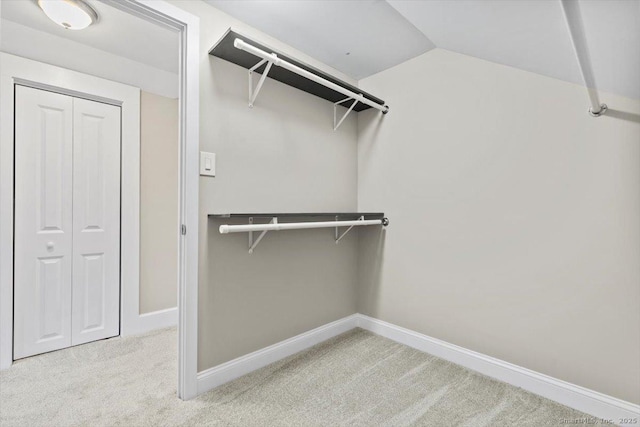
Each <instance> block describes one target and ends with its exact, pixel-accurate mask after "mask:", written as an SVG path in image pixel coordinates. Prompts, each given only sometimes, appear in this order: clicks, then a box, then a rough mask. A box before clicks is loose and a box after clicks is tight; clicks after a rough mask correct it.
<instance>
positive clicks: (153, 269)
mask: <svg viewBox="0 0 640 427" xmlns="http://www.w3.org/2000/svg"><path fill="white" fill-rule="evenodd" d="M177 228H178V100H177V99H171V98H166V97H164V96H160V95H155V94H152V93H148V92H140V313H141V314H142V313H149V312H153V311H157V310H163V309H167V308H172V307H175V306H176V304H177V299H178V289H177V284H178V262H177V259H178V239H177V237H176V230H177Z"/></svg>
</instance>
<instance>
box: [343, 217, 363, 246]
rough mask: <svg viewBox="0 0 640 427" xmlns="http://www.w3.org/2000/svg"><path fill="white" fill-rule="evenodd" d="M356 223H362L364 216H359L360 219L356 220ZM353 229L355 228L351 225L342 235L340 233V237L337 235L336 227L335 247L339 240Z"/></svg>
mask: <svg viewBox="0 0 640 427" xmlns="http://www.w3.org/2000/svg"><path fill="white" fill-rule="evenodd" d="M337 220H338V217H336V221H337ZM358 221H364V216H361V217H360V218H358ZM353 227H355V226H353V225H352V226H350V227H349V228H347V229H346V230H345V231H344V233H342V234H340V235H338V227H336V245H337V244H338V243H340V240H342V238H343V237H344V236H346V235H347V233H348V232H349V231H351V229H352V228H353Z"/></svg>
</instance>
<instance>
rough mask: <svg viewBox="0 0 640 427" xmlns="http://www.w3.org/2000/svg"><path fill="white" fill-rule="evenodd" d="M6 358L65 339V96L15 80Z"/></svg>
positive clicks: (68, 146) (68, 250) (68, 219)
mask: <svg viewBox="0 0 640 427" xmlns="http://www.w3.org/2000/svg"><path fill="white" fill-rule="evenodd" d="M15 105H16V107H15V108H16V115H15V138H16V139H15V141H16V144H15V172H16V174H15V213H16V214H15V236H16V239H15V255H14V256H15V271H14V281H15V290H14V291H15V295H14V298H15V300H14V303H15V307H16V310H15V313H14V317H15V324H14V335H15V337H14V343H15V345H14V358H16V359H18V358H21V357H26V356H29V355H32V354H37V353H43V352H46V351H51V350H57V349H59V348H64V347H68V346H69V345H71V275H72V211H71V207H72V188H73V187H72V161H73V160H72V156H73V146H72V144H73V135H72V133H73V125H72V121H73V99H72V98H71V97H70V96H66V95H60V94H56V93H51V92H45V91H41V90H36V89H31V88H27V87H22V86H16V101H15Z"/></svg>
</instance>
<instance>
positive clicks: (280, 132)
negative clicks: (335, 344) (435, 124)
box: [173, 1, 357, 370]
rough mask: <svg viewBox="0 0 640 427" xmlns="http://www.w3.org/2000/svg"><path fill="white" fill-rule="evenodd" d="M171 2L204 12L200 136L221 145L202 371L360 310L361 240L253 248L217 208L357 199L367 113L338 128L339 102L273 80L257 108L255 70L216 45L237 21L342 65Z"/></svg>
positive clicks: (207, 242)
mask: <svg viewBox="0 0 640 427" xmlns="http://www.w3.org/2000/svg"><path fill="white" fill-rule="evenodd" d="M173 3H174V4H175V5H176V6H178V7H180V8H183V9H185V10H187V11H188V12H190V13H193V14H195V15H197V16H199V17H200V30H201V39H200V49H201V52H202V55H201V68H200V101H201V102H200V117H201V125H200V147H201V149H202V150H204V151H211V152H214V153H216V155H217V171H216V172H217V176H216V177H215V178H210V177H201V179H200V224H199V227H200V231H199V232H200V258H199V262H200V268H199V270H200V274H199V296H198V299H199V311H198V334H199V338H198V369H199V370H203V369H206V368H209V367H212V366H215V365H217V364H219V363H222V362H225V361H228V360H230V359H233V358H235V357H238V356H241V355H244V354H246V353H247V352H250V351H254V350H258V349H260V348H262V347H264V346H266V345H270V344H273V343H276V342H278V341H281V340H283V339H286V338H289V337H291V336H293V335H296V334H299V333H302V332H305V331H308V330H309V329H312V328H314V327H317V326H321V325H323V324H326V323H327V322H330V321H333V320H337V319H339V318H342V317H344V316H347V315H350V314H353V313H355V308H356V303H355V282H356V281H355V277H356V273H357V270H356V268H357V263H356V258H355V257H356V246H355V240H351V241H345V242H344V244H341V245H338V246H336V244H335V243H334V242H333V240H332V236H333V231H332V230H324V232H320V231H318V232H312V231H309V232H304V231H300V232H280V233H270V234H269V235H267V236H266V237H265V239H264V240H263V242H262V243H261V244H260V246H259V247H258V248H257V250H256V252H255V253H254V254H253V255H251V256H249V255H248V253H247V248H246V242H247V235H246V234H242V235H220V234H218V231H217V225H218V224H216V223H215V221H209V220H208V219H207V214H209V213H227V212H309V211H315V212H318V211H353V210H355V207H356V200H357V195H356V187H357V171H356V167H355V166H356V164H357V123H356V119H355V117H354V116H353V117H350V118H348V119H347V120H346V121H345V122H344V123H343V125H342V126H341V127H340V129H339V130H338V131H336V132H334V131H333V127H332V120H333V115H332V114H333V110H332V104H331V103H330V102H328V101H325V100H323V99H320V98H317V97H314V96H312V95H309V94H307V93H304V92H302V91H299V90H297V89H294V88H291V87H289V86H285V85H283V84H280V83H278V82H275V81H273V80H267V81H266V83H265V84H264V86H263V89H262V91H261V93H260V95H259V96H258V99H257V101H256V103H255V107H254V108H253V109H249V108H248V106H247V97H248V89H247V70H246V69H244V68H241V67H238V66H236V65H233V64H231V63H229V62H226V61H223V60H220V59H218V58H214V57H212V56H210V55H208V54H207V52H208V50H209V49H210V48H211V47H212V46H213V45H214V44H215V43H216V42H217V41H218V40H219V39H220V38H221V37H222V35H223V33H224V32H225V31H226V30H227V28H228V27H229V26H233V27H234V29H237V30H239V31H241V32H245V33H252V34H256V35H257V37H258V38H259V40H260V41H261V42H263V43H264V44H267V45H271V46H273V47H274V48H276V49H279V50H283V51H286V52H287V53H290V54H291V55H293V56H295V57H297V58H301V59H303V60H305V61H306V62H309V63H310V64H311V65H313V66H316V67H319V68H322V69H324V70H327V71H329V72H331V73H332V74H337V75H340V74H339V73H337V72H335V71H334V70H330V69H328V68H327V67H326V66H323V65H322V64H319V63H317V62H316V61H313V60H311V59H310V58H308V57H306V56H305V55H303V54H301V53H299V52H296V51H295V50H292V49H290V48H288V47H287V46H284V45H282V44H281V43H278V42H277V41H276V40H273V39H271V38H270V37H267V36H265V35H262V34H260V33H257V32H256V31H255V30H253V29H251V28H248V27H247V26H246V25H244V24H242V23H240V22H238V21H236V20H234V19H232V18H231V17H229V16H228V15H226V14H224V13H222V12H219V11H218V10H217V9H214V8H213V7H211V6H208V5H206V4H205V3H203V2H200V1H174V2H173ZM351 239H353V236H352V237H351ZM349 261H351V262H349Z"/></svg>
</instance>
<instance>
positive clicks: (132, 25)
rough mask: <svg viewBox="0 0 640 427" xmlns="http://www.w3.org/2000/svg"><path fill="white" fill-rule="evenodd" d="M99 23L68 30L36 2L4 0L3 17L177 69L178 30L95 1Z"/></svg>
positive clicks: (140, 59)
mask: <svg viewBox="0 0 640 427" xmlns="http://www.w3.org/2000/svg"><path fill="white" fill-rule="evenodd" d="M88 2H89V4H90V5H91V6H92V7H93V8H94V9H95V10H96V11H97V12H98V16H99V21H98V23H97V24H96V25H92V26H90V27H89V28H87V29H85V30H82V31H72V30H65V29H64V28H62V27H60V26H59V25H57V24H55V23H54V22H52V21H51V20H49V18H47V17H46V15H45V14H44V13H43V12H42V10H40V8H39V7H38V5H37V3H36V2H35V1H30V0H3V1H0V7H2V19H7V20H9V21H13V22H16V23H18V24H22V25H24V26H27V27H31V28H34V29H37V30H39V31H44V32H47V33H49V34H52V35H55V36H59V37H63V38H66V39H69V40H72V41H75V42H78V43H82V44H86V45H88V46H91V47H93V48H96V49H100V50H102V51H105V52H109V53H112V54H115V55H118V56H122V57H124V58H127V59H131V60H133V61H137V62H140V63H142V64H146V65H149V66H151V67H154V68H157V69H160V70H163V71H168V72H171V73H177V72H178V36H177V33H175V32H173V31H171V30H169V29H166V28H164V27H161V26H159V25H157V24H154V23H151V22H149V21H146V20H144V19H141V18H139V17H136V16H133V15H131V14H129V13H126V12H123V11H121V10H119V9H116V8H114V7H111V6H109V5H106V4H104V3H102V2H98V1H95V0H88ZM26 42H28V41H26Z"/></svg>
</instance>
